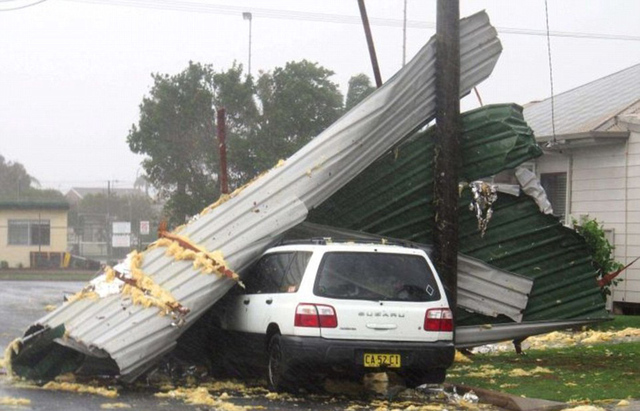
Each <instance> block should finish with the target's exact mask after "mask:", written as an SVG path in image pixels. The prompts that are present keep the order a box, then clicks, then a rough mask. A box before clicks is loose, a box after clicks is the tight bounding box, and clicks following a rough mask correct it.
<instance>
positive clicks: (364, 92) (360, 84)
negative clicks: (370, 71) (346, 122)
mask: <svg viewBox="0 0 640 411" xmlns="http://www.w3.org/2000/svg"><path fill="white" fill-rule="evenodd" d="M375 89H376V88H375V87H374V86H373V85H372V84H371V79H370V78H369V76H367V75H366V74H357V75H355V76H352V77H351V78H350V79H349V90H348V91H347V101H346V103H345V107H344V108H345V111H349V110H351V109H352V108H353V107H355V106H356V105H357V104H358V103H359V102H361V101H362V100H364V99H365V98H366V97H367V96H368V95H369V94H371V93H373V92H374V91H375Z"/></svg>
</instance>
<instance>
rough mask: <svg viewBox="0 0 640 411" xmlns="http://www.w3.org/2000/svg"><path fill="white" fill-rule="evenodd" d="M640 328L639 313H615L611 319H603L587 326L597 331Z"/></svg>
mask: <svg viewBox="0 0 640 411" xmlns="http://www.w3.org/2000/svg"><path fill="white" fill-rule="evenodd" d="M629 327H631V328H640V315H616V316H614V317H613V321H605V322H603V323H600V324H598V325H595V326H592V327H589V329H591V330H597V331H614V330H624V329H625V328H629Z"/></svg>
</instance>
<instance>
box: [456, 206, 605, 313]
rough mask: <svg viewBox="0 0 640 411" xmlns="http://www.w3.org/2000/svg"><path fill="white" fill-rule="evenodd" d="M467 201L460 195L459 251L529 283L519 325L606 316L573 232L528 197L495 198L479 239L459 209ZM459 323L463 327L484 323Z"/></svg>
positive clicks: (581, 242)
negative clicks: (464, 324)
mask: <svg viewBox="0 0 640 411" xmlns="http://www.w3.org/2000/svg"><path fill="white" fill-rule="evenodd" d="M469 200H470V198H469V197H468V196H464V197H463V199H462V201H461V204H460V214H459V215H460V220H459V222H460V252H462V253H465V254H468V255H471V256H473V257H475V258H478V259H480V260H482V261H485V262H486V263H488V264H491V265H494V266H497V267H499V268H502V269H503V270H507V271H511V272H514V273H518V274H521V275H524V276H526V277H528V278H531V279H533V280H534V283H533V289H532V290H531V294H530V295H529V304H528V305H527V308H526V310H525V311H524V317H523V321H542V320H560V319H570V318H581V319H594V318H606V317H607V312H606V311H605V309H604V308H605V303H604V299H603V297H602V295H601V293H600V287H598V285H597V283H596V272H595V270H594V268H593V266H592V264H591V263H592V259H591V253H590V251H589V249H588V247H587V244H586V243H585V241H584V239H583V238H582V237H581V236H580V235H579V234H578V233H576V232H575V231H574V230H571V229H569V228H567V227H565V226H563V225H562V224H561V223H560V222H559V221H558V219H557V218H555V217H553V216H551V215H547V214H542V213H541V212H540V210H539V208H538V205H537V204H536V203H535V201H534V200H533V199H531V198H530V197H528V196H526V195H521V196H519V197H515V196H511V195H508V194H501V195H499V197H498V201H497V202H496V204H495V205H494V207H493V208H494V212H493V217H492V219H491V222H490V223H489V228H488V230H487V232H486V234H485V236H484V237H481V236H480V234H479V232H478V229H477V221H476V219H475V216H474V215H471V213H470V212H469V211H468V210H466V209H465V206H466V205H467V204H468V201H469ZM460 319H461V321H462V322H463V323H467V324H480V323H483V322H485V321H486V320H487V319H486V318H482V317H481V316H473V315H469V316H466V315H463V316H461V318H460ZM503 320H504V321H506V319H503Z"/></svg>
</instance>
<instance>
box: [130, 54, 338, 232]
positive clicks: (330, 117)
mask: <svg viewBox="0 0 640 411" xmlns="http://www.w3.org/2000/svg"><path fill="white" fill-rule="evenodd" d="M332 75H333V72H332V71H330V70H327V69H325V68H323V67H321V66H319V65H318V64H317V63H311V62H308V61H306V60H303V61H301V62H290V63H287V64H286V66H285V67H284V68H282V67H278V68H276V69H274V70H273V72H266V73H260V75H259V77H258V79H257V81H256V82H255V83H254V81H253V77H252V76H245V75H244V74H243V70H242V65H240V64H234V65H233V66H232V67H231V68H230V69H229V70H227V71H224V72H219V73H216V72H214V71H213V69H212V68H211V67H210V66H206V65H201V64H198V63H192V62H190V63H189V66H188V67H187V69H185V70H184V71H183V72H182V73H179V74H177V75H174V76H169V75H166V74H165V75H159V74H154V75H153V79H154V85H153V87H152V88H151V91H150V95H149V96H148V97H144V98H143V101H142V104H141V105H140V120H139V122H138V124H137V125H133V126H132V127H131V130H130V132H129V135H128V137H127V141H128V143H129V147H130V148H131V150H132V151H133V152H135V153H140V154H146V155H147V158H146V159H145V160H144V161H143V167H144V169H145V172H146V174H147V176H148V178H149V181H150V182H151V183H152V184H153V185H154V186H155V187H157V188H158V189H161V190H162V191H163V192H164V194H165V195H166V197H167V198H168V201H167V204H166V206H165V208H166V210H167V214H168V215H169V216H170V218H171V221H172V222H173V223H181V222H183V221H184V216H186V215H192V214H195V213H197V212H199V211H200V210H201V209H202V208H203V207H205V206H206V205H207V204H209V203H211V202H213V201H214V200H215V199H216V198H217V197H218V196H219V192H220V188H219V182H218V173H219V152H218V145H217V140H216V138H215V117H214V116H215V112H214V109H213V107H216V108H218V107H224V108H225V109H226V112H227V118H226V124H227V142H228V149H227V151H228V158H229V165H228V170H229V177H230V185H231V188H235V187H238V186H240V185H242V184H243V183H245V182H247V181H248V180H249V179H251V178H253V177H254V176H256V175H257V174H259V173H261V172H262V171H264V170H267V169H269V168H270V167H272V166H274V165H275V164H276V163H277V162H278V160H279V159H282V158H287V157H289V156H290V155H291V154H293V153H294V152H296V151H297V150H298V149H299V148H300V147H302V146H303V145H304V144H306V143H307V142H309V141H310V140H311V139H312V138H313V137H315V136H316V135H317V134H319V133H320V132H321V131H323V130H324V129H325V128H327V127H328V126H329V125H330V124H331V123H333V122H334V121H335V120H336V119H337V118H338V117H339V116H340V114H341V112H342V99H343V98H342V94H341V93H340V92H339V90H338V86H337V84H335V83H333V82H332V81H331V80H330V79H329V78H330V77H331V76H332Z"/></svg>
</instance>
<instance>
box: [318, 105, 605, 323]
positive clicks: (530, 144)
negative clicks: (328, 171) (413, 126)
mask: <svg viewBox="0 0 640 411" xmlns="http://www.w3.org/2000/svg"><path fill="white" fill-rule="evenodd" d="M481 113H482V114H481ZM514 125H515V126H514ZM464 127H465V130H473V131H474V133H473V135H472V134H470V133H469V132H468V131H465V132H463V133H464V137H463V141H462V142H461V148H462V156H463V166H462V170H461V175H463V176H465V177H466V178H467V179H469V180H471V179H475V178H478V177H485V176H490V175H493V174H496V173H498V172H500V171H501V170H503V169H505V168H510V167H514V166H516V165H517V164H520V163H522V162H524V161H527V160H529V159H531V158H533V157H535V156H538V155H540V148H539V147H537V145H536V143H535V141H534V138H533V135H532V133H531V130H530V129H528V127H526V124H525V123H524V120H523V118H522V113H521V111H520V109H519V107H517V106H493V107H485V108H483V109H479V110H476V111H474V112H471V113H468V114H466V115H465V116H464ZM432 162H433V144H432V139H431V132H430V131H427V132H426V133H421V134H419V135H417V136H416V137H415V138H413V139H412V140H411V141H410V142H408V143H406V144H403V145H401V146H400V147H397V148H396V149H395V150H393V151H392V152H390V153H388V154H387V155H385V156H384V157H382V158H381V159H380V160H378V161H377V162H375V163H374V164H372V165H371V166H370V167H369V168H368V169H367V170H365V171H364V172H363V173H361V174H360V175H359V176H358V177H357V178H356V179H354V180H353V181H352V182H351V183H349V184H348V185H346V186H345V187H344V188H343V189H342V190H340V191H339V192H337V193H336V194H335V195H334V196H332V197H331V198H330V199H329V200H328V201H326V202H325V203H324V204H322V206H320V207H319V208H318V209H316V210H314V211H313V212H312V213H311V215H310V221H313V222H315V223H319V224H331V225H334V226H337V227H343V228H347V229H351V230H360V231H366V232H370V233H373V234H377V235H382V236H389V237H395V238H400V239H406V240H411V241H415V242H418V243H430V242H431V241H432V236H433V234H432V229H433V221H434V216H433V207H432V206H431V203H432V201H433V171H432V170H433V167H432ZM470 200H471V198H470V193H469V190H465V191H464V192H463V195H462V196H461V199H460V203H459V222H460V227H459V229H460V252H461V253H464V254H466V255H469V256H472V257H475V258H477V259H479V260H481V261H484V262H485V263H488V264H490V265H492V266H496V267H499V268H501V269H503V270H506V271H509V272H514V273H517V274H521V275H524V276H526V277H528V278H530V279H532V280H534V286H533V289H532V291H531V295H530V296H529V304H528V305H527V308H526V310H525V312H524V317H523V320H524V321H535V320H558V319H568V318H605V317H606V316H607V313H606V311H605V310H604V300H603V298H602V296H601V295H600V289H599V287H598V286H597V284H596V281H595V279H596V273H595V271H594V269H593V267H592V266H591V255H590V253H589V250H588V249H587V246H586V244H585V242H584V240H583V239H582V238H581V237H580V236H579V235H578V234H577V233H575V232H574V231H573V230H570V229H568V228H566V227H564V226H563V225H562V224H560V222H559V221H558V220H557V219H556V218H554V217H553V216H549V215H544V214H542V213H541V212H540V210H539V208H538V206H537V205H536V203H535V201H534V200H533V199H531V198H530V197H528V196H526V195H521V196H519V197H516V196H512V195H509V194H504V193H501V194H499V196H498V201H497V202H496V204H495V205H494V207H493V210H494V212H493V218H492V220H491V222H490V223H489V228H488V230H487V232H486V235H485V236H484V237H481V236H480V233H479V231H478V227H477V220H476V217H475V214H474V213H472V212H470V211H469V209H468V205H469V203H470ZM508 321H510V320H509V318H507V317H506V316H499V317H498V318H491V317H488V316H485V315H479V314H477V313H470V312H467V311H466V310H459V312H458V323H459V324H460V325H471V324H483V323H499V322H508Z"/></svg>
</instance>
